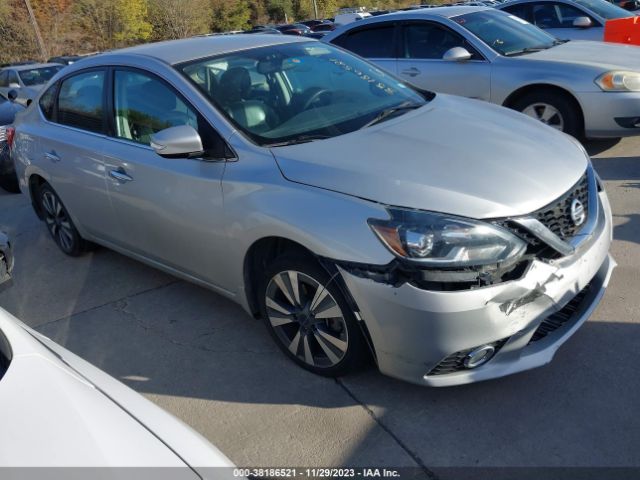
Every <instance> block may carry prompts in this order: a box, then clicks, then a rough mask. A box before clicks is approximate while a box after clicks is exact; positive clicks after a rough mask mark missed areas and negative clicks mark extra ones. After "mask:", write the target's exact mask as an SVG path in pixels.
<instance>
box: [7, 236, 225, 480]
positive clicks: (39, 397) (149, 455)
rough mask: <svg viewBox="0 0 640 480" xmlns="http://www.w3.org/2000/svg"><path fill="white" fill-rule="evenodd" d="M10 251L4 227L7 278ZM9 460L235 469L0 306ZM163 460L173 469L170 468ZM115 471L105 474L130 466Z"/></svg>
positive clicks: (200, 472) (185, 475)
mask: <svg viewBox="0 0 640 480" xmlns="http://www.w3.org/2000/svg"><path fill="white" fill-rule="evenodd" d="M10 250H11V249H10V247H9V245H8V242H7V240H6V237H5V236H4V235H3V234H2V233H0V279H2V280H5V281H6V280H9V279H10V273H11V269H12V263H13V262H12V256H11V252H10ZM7 284H8V283H7V282H5V283H3V285H0V289H2V288H3V287H5V286H6V285H7ZM6 467H118V468H121V467H136V468H138V467H146V468H149V467H151V468H153V472H154V478H159V477H158V474H160V477H161V478H172V479H173V478H179V479H197V478H216V479H218V478H223V477H229V478H231V477H232V474H233V464H232V463H231V461H230V460H229V459H228V458H227V457H226V456H225V455H224V454H222V453H221V452H220V451H219V450H218V449H217V448H216V447H214V446H213V445H211V444H210V443H209V442H208V441H207V440H206V439H204V438H203V437H202V436H200V435H199V434H198V433H196V432H195V431H193V430H192V429H191V428H189V427H188V426H186V425H185V424H183V423H182V422H181V421H179V420H178V419H176V418H175V417H173V416H172V415H170V414H169V413H167V412H165V411H164V410H162V409H161V408H160V407H158V406H156V405H155V404H153V403H152V402H150V401H149V400H147V399H145V398H144V397H142V396H141V395H139V394H138V393H136V392H134V391H133V390H131V389H130V388H129V387H127V386H125V385H123V384H122V383H120V382H119V381H117V380H115V379H114V378H112V377H110V376H109V375H107V374H106V373H104V372H102V371H101V370H99V369H97V368H96V367H94V366H92V365H90V364H89V363H87V362H85V361H84V360H82V359H81V358H79V357H77V356H76V355H74V354H73V353H71V352H69V351H68V350H65V349H64V348H62V347H60V346H59V345H57V344H56V343H54V342H52V341H51V340H50V339H48V338H47V337H45V336H43V335H40V334H39V333H37V332H35V331H33V330H32V329H30V328H29V327H27V326H26V325H25V324H23V323H22V322H20V321H19V320H17V319H16V318H15V317H13V316H11V315H10V314H9V313H8V312H6V311H5V310H3V309H1V308H0V469H3V468H6ZM158 467H171V469H170V470H167V471H166V472H165V473H167V474H168V475H163V474H162V471H159V470H157V468H158ZM220 467H225V468H220ZM136 471H137V472H138V473H139V474H142V473H145V470H143V471H139V470H136ZM14 472H15V471H14ZM129 472H130V471H129ZM112 473H113V474H114V475H111V474H110V473H106V472H105V473H104V475H105V476H101V477H100V478H114V476H115V477H117V478H122V474H124V471H112ZM138 473H136V477H135V478H140V477H138V476H137V475H138ZM8 475H9V477H10V478H12V477H11V475H12V473H8ZM126 475H127V474H125V476H126ZM0 478H4V474H2V475H0ZM33 478H36V477H33ZM42 478H48V474H47V473H46V471H43V472H42Z"/></svg>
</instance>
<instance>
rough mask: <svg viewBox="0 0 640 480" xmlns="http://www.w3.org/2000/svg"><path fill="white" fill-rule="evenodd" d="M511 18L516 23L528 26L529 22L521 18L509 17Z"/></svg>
mask: <svg viewBox="0 0 640 480" xmlns="http://www.w3.org/2000/svg"><path fill="white" fill-rule="evenodd" d="M509 18H511V19H513V20H515V21H516V22H519V23H521V24H523V25H528V24H529V22H527V21H526V20H523V19H521V18H520V17H516V16H515V15H509Z"/></svg>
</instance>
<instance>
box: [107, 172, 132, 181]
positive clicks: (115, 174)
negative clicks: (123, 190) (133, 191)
mask: <svg viewBox="0 0 640 480" xmlns="http://www.w3.org/2000/svg"><path fill="white" fill-rule="evenodd" d="M109 176H110V177H111V178H114V179H116V180H117V181H118V182H120V183H127V182H131V181H133V177H130V176H129V175H127V174H126V173H125V172H124V170H122V169H118V170H111V171H110V172H109Z"/></svg>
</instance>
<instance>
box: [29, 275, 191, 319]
mask: <svg viewBox="0 0 640 480" xmlns="http://www.w3.org/2000/svg"><path fill="white" fill-rule="evenodd" d="M176 283H180V280H173V281H171V282H168V283H164V284H162V285H158V286H157V287H153V288H148V289H146V290H141V291H139V292H136V293H133V294H131V295H127V296H125V297H121V298H118V299H116V300H110V301H108V302H105V303H103V304H100V305H96V306H93V307H89V308H86V309H84V310H80V311H78V312H72V313H70V314H69V315H65V316H64V317H60V318H56V319H55V320H47V321H46V322H43V323H39V324H38V325H34V326H32V327H31V328H33V329H35V330H37V329H39V328H41V327H45V326H47V325H52V324H54V323H57V322H60V321H62V320H70V319H72V318H73V317H75V316H77V315H82V314H83V313H88V312H93V311H94V310H98V309H99V308H102V307H108V306H110V305H113V304H116V303H118V302H121V301H123V300H128V299H130V298H135V297H137V296H139V295H144V294H145V293H149V292H153V291H155V290H161V289H163V288H166V287H170V286H171V285H175V284H176Z"/></svg>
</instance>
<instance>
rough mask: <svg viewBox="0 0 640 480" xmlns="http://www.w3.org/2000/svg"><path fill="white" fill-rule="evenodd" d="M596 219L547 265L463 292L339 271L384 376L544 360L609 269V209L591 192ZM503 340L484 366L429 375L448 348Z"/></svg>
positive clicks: (485, 371) (458, 375) (440, 379)
mask: <svg viewBox="0 0 640 480" xmlns="http://www.w3.org/2000/svg"><path fill="white" fill-rule="evenodd" d="M598 197H599V199H600V202H601V206H602V208H601V209H600V212H601V213H600V215H601V218H599V219H598V224H597V227H596V229H595V230H594V231H593V234H592V236H591V238H590V239H589V240H588V241H586V242H585V243H584V244H582V245H581V247H580V248H579V250H577V251H576V252H575V253H574V254H573V255H570V256H568V257H564V258H562V259H560V260H557V261H553V262H543V261H539V260H534V261H533V263H532V264H531V266H530V267H529V269H528V270H527V272H526V273H525V274H524V275H523V276H522V278H520V279H519V280H514V281H509V282H505V283H502V284H499V285H492V286H487V287H482V288H476V289H471V290H464V291H455V292H441V291H428V290H422V289H419V288H417V287H415V286H413V285H411V284H409V283H404V284H402V285H401V286H399V287H394V286H392V285H389V284H386V283H383V282H377V281H374V280H372V279H369V278H365V277H363V276H360V275H355V274H353V273H350V272H348V271H347V270H345V269H342V268H341V269H340V272H341V274H342V277H343V279H344V281H345V284H346V286H347V288H348V290H349V292H350V293H351V295H352V297H353V299H354V301H355V303H356V304H357V306H358V309H359V312H360V316H361V317H362V320H363V321H364V322H365V324H366V327H367V330H368V332H369V335H370V337H371V342H372V344H373V348H374V350H375V353H376V357H377V361H378V367H379V368H380V371H381V372H382V373H384V374H387V375H390V376H392V377H396V378H400V379H402V380H407V381H410V382H413V383H417V384H421V385H430V386H449V385H460V384H465V383H471V382H476V381H480V380H487V379H491V378H497V377H502V376H505V375H509V374H512V373H516V372H520V371H524V370H528V369H532V368H535V367H539V366H542V365H544V364H546V363H549V362H550V361H551V359H552V358H553V356H554V354H555V352H556V350H557V349H558V348H559V347H560V345H562V344H563V343H564V342H565V341H566V340H567V339H568V338H569V337H570V336H571V335H572V334H573V333H574V332H575V331H576V330H577V329H578V328H579V327H580V325H581V324H582V323H584V321H586V319H587V318H588V317H589V315H590V314H591V313H592V312H593V310H594V309H595V308H596V306H597V305H598V303H599V301H600V299H601V298H602V296H603V294H604V291H605V289H606V287H607V285H608V282H609V278H610V277H611V272H612V271H613V269H614V268H615V266H616V263H615V261H614V260H613V258H611V257H610V256H609V247H610V245H611V240H612V221H611V210H610V207H609V203H608V200H607V197H606V194H604V193H601V194H599V195H598ZM588 285H589V289H588V292H587V293H586V295H585V296H584V298H583V299H582V301H581V302H580V305H578V307H577V308H576V309H575V312H574V313H573V314H572V315H571V318H570V319H569V320H568V321H567V322H566V323H564V324H563V325H562V327H561V328H558V329H557V330H555V331H554V332H551V333H549V335H547V336H546V337H544V338H542V339H540V340H538V341H535V342H531V343H530V340H531V339H532V337H533V336H534V333H535V332H536V330H537V329H538V327H539V326H540V324H541V323H542V322H543V320H545V319H546V318H547V317H549V316H550V315H552V314H554V313H555V312H558V311H560V310H561V309H562V308H563V307H564V306H565V305H567V304H568V303H569V302H570V301H571V300H572V299H574V298H575V297H576V295H578V294H579V293H580V292H581V291H583V290H584V289H585V287H587V286H588ZM500 341H504V343H503V344H502V345H501V348H500V350H499V351H498V353H496V354H495V356H494V357H493V358H492V359H491V360H490V361H489V362H487V363H486V364H484V365H482V366H480V367H477V368H475V369H471V370H469V369H465V370H460V371H456V372H454V373H446V374H438V375H433V374H430V372H432V371H433V369H434V368H435V367H436V366H438V365H439V364H440V363H441V361H442V360H443V359H446V358H447V357H450V356H451V355H452V354H454V353H456V352H461V351H465V350H469V349H472V348H474V347H477V346H480V345H485V344H490V343H495V342H500Z"/></svg>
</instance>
